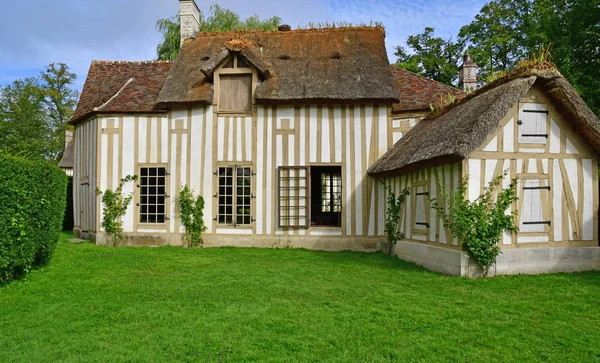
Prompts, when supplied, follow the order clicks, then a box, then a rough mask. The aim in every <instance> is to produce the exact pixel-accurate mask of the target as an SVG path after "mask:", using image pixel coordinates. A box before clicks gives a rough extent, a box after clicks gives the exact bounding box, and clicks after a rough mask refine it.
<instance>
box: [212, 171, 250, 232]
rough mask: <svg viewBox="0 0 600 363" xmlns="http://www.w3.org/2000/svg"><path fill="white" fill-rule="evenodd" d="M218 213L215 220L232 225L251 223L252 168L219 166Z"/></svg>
mask: <svg viewBox="0 0 600 363" xmlns="http://www.w3.org/2000/svg"><path fill="white" fill-rule="evenodd" d="M217 176H218V178H219V193H218V198H219V213H218V215H217V222H218V223H219V224H228V225H232V226H234V227H236V226H238V225H249V224H251V223H252V217H251V200H252V198H253V197H254V196H253V195H252V180H251V178H252V169H251V168H250V167H246V166H227V167H220V168H219V170H218V172H217Z"/></svg>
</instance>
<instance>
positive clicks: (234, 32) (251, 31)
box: [196, 25, 384, 37]
mask: <svg viewBox="0 0 600 363" xmlns="http://www.w3.org/2000/svg"><path fill="white" fill-rule="evenodd" d="M379 29H381V30H383V29H384V28H383V27H382V26H379V25H373V26H369V25H367V26H342V27H335V28H333V27H329V28H311V29H291V30H287V31H280V30H259V29H249V30H231V31H226V32H219V31H214V32H204V31H199V32H196V37H199V36H203V37H206V36H234V35H244V34H273V35H284V34H289V33H313V32H314V33H316V32H322V31H342V30H359V31H367V30H369V31H372V30H379Z"/></svg>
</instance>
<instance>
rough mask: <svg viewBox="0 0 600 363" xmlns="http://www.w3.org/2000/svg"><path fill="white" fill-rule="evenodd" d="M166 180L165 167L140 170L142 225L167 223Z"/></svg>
mask: <svg viewBox="0 0 600 363" xmlns="http://www.w3.org/2000/svg"><path fill="white" fill-rule="evenodd" d="M166 178H167V170H166V169H165V168H164V167H141V168H140V184H139V188H140V200H139V218H140V219H139V221H140V223H156V224H161V223H165V221H166V219H167V218H166V198H167V197H168V196H167V194H166V186H167V184H166Z"/></svg>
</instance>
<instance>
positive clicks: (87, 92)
mask: <svg viewBox="0 0 600 363" xmlns="http://www.w3.org/2000/svg"><path fill="white" fill-rule="evenodd" d="M169 69H171V63H170V62H167V61H147V62H125V61H93V62H92V65H91V66H90V70H89V72H88V76H87V78H86V80H85V84H84V85H83V91H82V92H81V96H80V97H79V102H78V103H77V109H76V110H75V113H74V114H73V117H72V118H71V120H70V121H69V123H70V124H71V125H75V124H76V123H78V122H80V121H82V120H84V119H85V118H86V117H88V116H89V115H90V114H93V113H113V112H152V111H153V110H154V103H155V101H156V97H157V96H158V93H159V91H160V89H161V88H162V86H163V83H164V81H165V78H167V74H168V72H169Z"/></svg>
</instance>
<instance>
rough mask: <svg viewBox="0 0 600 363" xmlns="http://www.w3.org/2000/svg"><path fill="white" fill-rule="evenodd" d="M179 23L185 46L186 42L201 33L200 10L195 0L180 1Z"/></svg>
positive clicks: (181, 37)
mask: <svg viewBox="0 0 600 363" xmlns="http://www.w3.org/2000/svg"><path fill="white" fill-rule="evenodd" d="M179 23H180V24H181V32H180V35H181V36H180V39H181V45H182V46H183V41H184V40H186V39H189V38H194V37H196V33H197V32H198V31H200V9H199V8H198V5H196V2H195V1H194V0H179Z"/></svg>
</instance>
